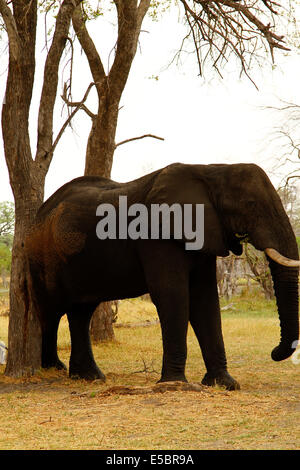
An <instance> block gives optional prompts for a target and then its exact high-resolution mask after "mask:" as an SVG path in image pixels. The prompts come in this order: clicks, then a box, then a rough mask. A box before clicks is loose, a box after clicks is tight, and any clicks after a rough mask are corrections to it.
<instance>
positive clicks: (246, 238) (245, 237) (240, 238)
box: [234, 233, 249, 242]
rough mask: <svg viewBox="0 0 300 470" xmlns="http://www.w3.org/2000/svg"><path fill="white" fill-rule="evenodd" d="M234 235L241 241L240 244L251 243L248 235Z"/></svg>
mask: <svg viewBox="0 0 300 470" xmlns="http://www.w3.org/2000/svg"><path fill="white" fill-rule="evenodd" d="M234 235H235V237H236V238H237V239H238V240H240V242H247V241H249V239H248V237H249V235H248V233H235V234H234Z"/></svg>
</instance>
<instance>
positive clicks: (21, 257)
mask: <svg viewBox="0 0 300 470" xmlns="http://www.w3.org/2000/svg"><path fill="white" fill-rule="evenodd" d="M9 3H11V4H12V5H11V6H12V8H11V6H9V5H8V3H7V2H6V1H5V0H0V14H1V15H2V18H3V20H4V23H5V26H6V28H5V31H6V32H7V35H8V43H9V64H8V74H7V83H6V93H5V99H4V102H3V108H2V133H3V142H4V153H5V158H6V163H7V167H8V172H9V177H10V184H11V187H12V191H13V194H14V199H15V235H14V243H13V250H12V267H11V279H10V316H9V330H8V357H7V365H6V370H5V374H6V375H10V376H14V377H20V376H23V375H28V374H30V375H31V374H32V373H34V372H35V371H36V370H37V369H39V368H40V366H41V328H40V322H39V315H38V306H37V305H36V304H35V302H34V299H33V297H32V289H31V278H30V275H29V269H28V265H27V260H26V256H25V249H24V248H25V247H24V242H25V238H26V235H27V233H28V231H29V230H30V228H31V227H32V224H33V223H34V220H35V216H36V213H37V211H38V209H39V207H40V206H41V205H42V203H43V199H44V185H45V177H46V174H47V171H48V168H49V165H50V163H51V160H52V156H53V147H52V142H53V140H52V139H53V135H52V134H53V108H54V103H55V99H56V94H57V83H58V69H59V64H60V59H61V56H62V53H63V50H64V48H65V43H66V40H67V36H68V31H69V26H70V21H71V17H72V14H73V11H74V9H75V8H76V5H77V4H78V3H80V0H64V1H63V2H62V4H61V6H60V9H59V11H58V13H57V16H56V25H55V31H54V34H53V38H52V43H51V46H50V49H49V52H48V54H47V59H46V62H45V68H44V81H43V86H42V94H41V101H40V106H39V118H38V126H37V134H38V141H37V151H36V157H35V159H33V156H32V151H31V145H30V138H29V110H30V105H31V100H32V91H33V83H34V74H35V44H36V25H37V9H38V2H37V0H30V1H29V0H19V1H18V2H9Z"/></svg>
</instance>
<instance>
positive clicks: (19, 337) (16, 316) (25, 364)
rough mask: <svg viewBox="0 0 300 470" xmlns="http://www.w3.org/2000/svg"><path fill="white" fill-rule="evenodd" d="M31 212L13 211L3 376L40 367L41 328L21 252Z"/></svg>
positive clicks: (17, 375)
mask: <svg viewBox="0 0 300 470" xmlns="http://www.w3.org/2000/svg"><path fill="white" fill-rule="evenodd" d="M25 201H26V205H27V206H28V205H29V204H30V201H29V200H26V199H25ZM24 205H25V204H24ZM24 209H25V208H24ZM22 212H23V211H22ZM34 212H35V211H34V210H32V208H30V212H29V210H28V211H27V214H28V215H25V216H24V213H21V214H19V213H18V211H16V222H15V236H14V244H13V252H12V268H11V281H10V315H9V330H8V356H7V364H6V370H5V374H6V375H9V376H13V377H21V376H24V375H32V374H33V373H34V372H35V371H37V370H38V369H39V368H40V367H41V328H40V322H39V318H38V315H37V312H36V308H35V305H34V303H33V302H32V298H31V290H30V287H31V286H30V276H29V271H28V266H27V261H26V258H25V253H24V238H25V236H26V233H27V230H28V228H30V226H31V224H32V217H33V216H34ZM25 214H26V212H25Z"/></svg>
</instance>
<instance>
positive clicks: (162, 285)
mask: <svg viewBox="0 0 300 470" xmlns="http://www.w3.org/2000/svg"><path fill="white" fill-rule="evenodd" d="M149 245H150V244H149ZM142 260H143V266H144V272H145V277H146V282H147V285H148V288H149V293H150V295H151V299H152V301H153V303H154V304H155V306H156V309H157V312H158V316H159V319H160V324H161V330H162V341H163V360H162V371H161V379H160V382H169V381H183V382H186V377H185V364H186V356H187V344H186V335H187V328H188V317H189V287H188V279H189V274H188V267H187V260H186V257H185V254H184V250H183V249H182V247H181V246H177V245H176V244H175V243H172V242H170V243H168V242H166V241H159V240H158V241H157V242H154V241H152V242H151V245H150V247H149V246H148V249H145V251H143V252H142Z"/></svg>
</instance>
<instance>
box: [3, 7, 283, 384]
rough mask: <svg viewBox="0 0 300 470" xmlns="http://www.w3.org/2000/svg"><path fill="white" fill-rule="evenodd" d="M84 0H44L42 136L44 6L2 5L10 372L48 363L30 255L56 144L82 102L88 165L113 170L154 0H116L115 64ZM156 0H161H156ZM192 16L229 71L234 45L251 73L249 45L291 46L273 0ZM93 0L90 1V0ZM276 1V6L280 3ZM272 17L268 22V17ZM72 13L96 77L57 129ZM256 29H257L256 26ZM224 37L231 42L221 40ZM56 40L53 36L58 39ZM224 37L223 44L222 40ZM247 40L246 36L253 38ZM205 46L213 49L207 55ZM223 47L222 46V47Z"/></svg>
mask: <svg viewBox="0 0 300 470" xmlns="http://www.w3.org/2000/svg"><path fill="white" fill-rule="evenodd" d="M81 3H83V2H82V1H80V0H63V1H62V2H58V1H57V2H56V1H53V2H46V1H43V2H42V4H41V5H42V7H43V6H46V11H45V13H46V14H47V13H48V12H49V8H55V9H56V10H55V18H54V22H53V34H52V32H51V34H52V37H51V40H50V41H49V43H48V44H47V53H46V60H45V65H44V74H43V79H42V86H41V95H40V100H39V105H38V119H37V122H36V123H35V127H36V131H37V142H36V145H35V148H34V146H33V143H32V142H31V141H30V129H31V127H30V125H32V123H31V124H30V120H29V110H30V106H31V104H32V98H33V85H34V77H35V71H36V62H35V56H36V31H37V20H38V15H39V9H38V7H39V5H38V2H37V0H18V1H12V2H10V1H6V0H0V15H1V17H2V19H3V27H4V30H5V32H6V34H7V37H8V72H7V83H6V94H5V100H4V103H3V108H2V134H3V141H4V152H5V158H6V163H7V167H8V171H9V177H10V183H11V187H12V191H13V195H14V199H15V235H14V242H13V254H12V269H11V287H10V322H9V344H8V346H9V351H8V360H7V367H6V374H8V375H14V376H20V375H23V374H26V373H30V374H31V373H33V372H34V371H35V370H36V369H38V368H39V367H40V365H41V335H40V324H39V322H38V316H37V311H36V309H37V308H38V306H36V305H35V304H34V302H33V299H32V295H31V294H32V292H31V285H30V282H31V280H30V276H29V273H28V267H27V264H26V258H25V256H24V239H25V236H26V234H27V233H28V231H29V230H30V227H31V226H32V224H33V222H34V218H35V215H36V213H37V210H38V208H39V207H40V206H41V204H42V202H43V199H44V185H45V178H46V175H47V172H48V169H49V166H50V164H51V161H52V159H53V154H54V150H55V149H56V146H57V143H58V141H59V139H60V138H61V136H62V134H63V131H64V129H65V128H66V126H67V125H68V124H69V123H70V121H71V119H72V118H73V117H74V115H75V114H76V112H77V111H78V110H79V109H84V110H85V111H86V112H87V114H88V115H89V117H90V118H91V119H92V126H91V132H90V136H89V139H88V143H87V153H86V167H85V174H98V175H100V174H101V175H102V176H103V175H104V176H109V174H110V170H111V165H112V159H113V153H114V150H115V148H116V143H115V130H116V124H117V118H118V106H119V102H120V98H121V95H122V92H123V89H124V87H125V84H126V81H127V78H128V73H129V70H130V67H131V64H132V61H133V58H134V55H135V52H136V48H137V42H138V35H139V31H140V27H141V24H142V21H143V18H144V15H145V14H146V12H147V10H148V8H149V5H150V1H149V0H140V1H138V0H115V1H114V2H113V4H114V6H115V7H116V11H117V20H118V34H117V42H116V47H115V57H114V61H113V64H112V66H111V67H110V70H109V72H108V73H105V71H104V68H103V64H102V61H101V59H100V56H99V53H98V52H97V50H96V48H95V45H94V44H93V41H92V40H91V37H90V35H89V33H88V31H87V28H86V24H85V23H86V19H87V15H86V10H83V9H82V8H81ZM153 3H154V4H155V5H156V4H158V3H160V2H153ZM179 4H180V5H182V6H183V8H184V13H185V15H186V19H187V27H188V28H189V32H188V34H187V38H188V37H192V38H193V40H194V44H195V46H196V56H197V59H198V63H199V67H200V71H201V72H202V64H203V63H204V62H205V59H206V58H207V57H210V59H211V65H212V66H213V67H215V68H217V69H218V71H220V69H221V66H223V64H224V61H225V60H227V59H228V55H230V54H231V53H233V54H235V56H236V57H237V58H238V59H239V60H240V61H241V64H242V70H243V71H245V72H246V73H247V67H249V66H250V61H249V62H247V60H246V58H247V56H249V51H250V53H253V52H254V50H253V49H250V50H249V47H248V46H247V47H246V45H249V44H253V42H254V43H255V42H257V40H260V39H262V41H263V43H265V44H267V45H268V46H269V47H270V50H271V53H273V49H274V48H281V49H285V48H286V47H285V46H284V44H283V38H282V36H278V35H276V34H275V33H274V28H273V25H274V21H273V20H274V19H275V18H276V16H277V11H275V10H276V9H280V5H278V4H275V2H272V1H269V0H257V1H256V2H252V1H251V2H250V1H249V2H248V1H245V2H243V3H240V2H235V1H231V2H230V1H229V0H227V1H210V0H208V1H206V2H203V1H200V0H199V1H192V2H188V1H184V0H180V2H179ZM85 5H87V2H85ZM275 7H276V8H275ZM262 14H265V16H264V18H268V19H267V20H266V21H265V22H263V21H262V20H261V19H260V18H261V17H262ZM71 21H72V23H73V27H74V30H75V33H76V35H77V37H78V40H79V42H80V44H81V47H82V49H83V51H84V53H85V54H86V56H87V59H88V63H89V67H90V70H91V73H92V77H93V82H92V84H91V85H90V86H89V87H88V88H87V89H86V92H85V94H84V96H83V99H82V100H81V101H79V102H77V103H74V102H73V101H72V100H71V99H70V98H71V97H70V96H68V94H67V93H66V94H65V95H64V99H65V100H66V102H67V103H68V105H69V106H71V107H72V108H73V111H72V112H71V114H70V116H69V117H68V119H67V121H66V123H65V124H64V125H63V126H62V129H61V130H60V131H59V132H58V133H57V135H56V136H55V137H54V136H53V131H54V125H53V116H54V105H55V102H56V96H57V87H58V76H59V66H60V64H61V58H62V54H63V52H64V50H65V47H66V44H67V43H70V40H69V39H70V38H69V31H70V25H71ZM248 31H250V34H249V35H247V32H248ZM220 41H221V42H220ZM49 44H50V46H49ZM220 44H221V45H220ZM243 45H244V46H243ZM202 53H204V54H203V56H202ZM215 53H217V56H215V55H214V54H215ZM91 87H95V89H96V91H97V95H98V110H97V112H96V114H93V113H90V111H89V110H88V109H87V108H86V106H85V100H86V96H87V94H88V93H89V91H90V89H91Z"/></svg>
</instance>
